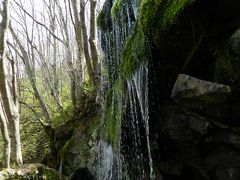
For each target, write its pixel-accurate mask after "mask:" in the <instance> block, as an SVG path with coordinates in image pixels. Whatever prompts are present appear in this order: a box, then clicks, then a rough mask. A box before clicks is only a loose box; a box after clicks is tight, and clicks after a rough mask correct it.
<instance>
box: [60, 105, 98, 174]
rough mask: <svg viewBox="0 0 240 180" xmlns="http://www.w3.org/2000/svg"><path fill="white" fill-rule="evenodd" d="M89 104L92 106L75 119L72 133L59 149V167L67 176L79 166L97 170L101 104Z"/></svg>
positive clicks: (93, 170)
mask: <svg viewBox="0 0 240 180" xmlns="http://www.w3.org/2000/svg"><path fill="white" fill-rule="evenodd" d="M90 104H91V103H90ZM89 106H91V107H89V108H90V109H88V110H89V111H86V112H85V113H82V114H81V115H80V116H79V119H78V120H77V121H75V123H74V130H73V133H72V135H71V136H70V137H69V139H68V140H66V141H65V142H64V145H62V146H59V149H58V151H59V158H58V159H59V160H58V161H59V167H60V168H61V169H62V172H63V174H65V175H67V176H69V175H70V174H72V173H73V172H74V171H75V169H77V168H85V167H87V168H88V169H89V170H90V171H91V173H93V172H95V169H94V168H96V164H95V163H96V159H97V156H98V147H97V145H98V144H97V139H98V134H99V128H100V125H101V124H100V114H99V106H98V105H96V104H91V105H89ZM87 112H88V113H87ZM66 125H67V124H66Z"/></svg>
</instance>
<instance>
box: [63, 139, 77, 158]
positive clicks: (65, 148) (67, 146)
mask: <svg viewBox="0 0 240 180" xmlns="http://www.w3.org/2000/svg"><path fill="white" fill-rule="evenodd" d="M73 143H74V141H73V138H71V139H69V140H68V141H67V142H66V143H65V145H64V146H63V148H62V150H61V152H60V155H61V157H62V158H63V159H64V156H65V155H67V154H68V153H69V150H70V148H71V147H72V146H73Z"/></svg>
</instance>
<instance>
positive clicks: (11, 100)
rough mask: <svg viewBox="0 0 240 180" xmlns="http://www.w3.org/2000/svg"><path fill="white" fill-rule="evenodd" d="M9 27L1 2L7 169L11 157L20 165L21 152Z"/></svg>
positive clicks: (0, 109) (0, 87) (0, 84)
mask: <svg viewBox="0 0 240 180" xmlns="http://www.w3.org/2000/svg"><path fill="white" fill-rule="evenodd" d="M8 26H9V0H4V1H3V2H2V22H1V24H0V28H1V31H0V104H1V105H0V118H1V122H2V124H1V130H2V134H3V139H4V166H5V167H9V165H10V157H11V155H12V157H13V158H11V159H12V160H13V162H14V163H17V164H18V165H21V164H22V163H23V161H22V152H21V142H20V130H19V112H18V98H17V84H16V68H15V62H14V60H12V59H11V62H9V61H8V59H7V55H6V36H7V30H8Z"/></svg>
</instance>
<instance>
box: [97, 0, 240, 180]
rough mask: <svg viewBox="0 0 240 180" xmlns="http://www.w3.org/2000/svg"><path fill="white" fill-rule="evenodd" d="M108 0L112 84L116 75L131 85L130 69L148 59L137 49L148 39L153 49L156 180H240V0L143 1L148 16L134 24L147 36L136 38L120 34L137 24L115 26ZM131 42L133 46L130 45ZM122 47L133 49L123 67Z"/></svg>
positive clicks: (105, 28)
mask: <svg viewBox="0 0 240 180" xmlns="http://www.w3.org/2000/svg"><path fill="white" fill-rule="evenodd" d="M106 2H108V3H106V6H105V8H104V16H102V17H103V18H100V20H104V21H103V22H104V23H102V24H101V26H100V28H101V29H102V38H101V39H102V42H101V44H102V47H103V50H104V51H105V55H106V62H107V64H108V67H109V69H108V72H110V74H109V77H110V78H109V79H110V81H109V82H110V84H113V83H112V82H113V81H115V80H116V77H117V78H119V79H120V80H121V81H122V80H125V79H124V78H122V77H121V76H118V74H119V72H120V74H121V71H122V70H124V71H129V69H130V72H131V73H132V74H134V72H135V71H136V68H133V67H132V66H136V64H138V63H136V62H141V60H143V59H144V58H143V56H138V53H137V55H136V53H135V51H132V49H134V50H135V49H136V50H137V51H136V52H142V51H141V50H142V48H141V46H140V44H142V43H141V42H142V39H143V38H146V39H147V41H146V42H145V43H143V44H148V45H149V46H148V48H145V49H147V51H146V53H145V54H147V57H149V58H147V59H146V58H145V59H144V60H143V61H142V62H147V63H148V65H147V66H148V86H149V90H148V95H149V135H150V145H151V151H152V156H153V165H154V173H155V176H156V179H158V178H159V177H160V176H161V174H162V175H163V179H164V180H178V179H180V180H188V179H189V180H193V179H194V180H223V179H230V180H231V179H233V180H235V179H240V177H239V167H240V166H239V163H238V156H239V152H240V149H239V147H238V138H239V137H238V133H239V132H240V131H239V129H238V128H239V127H240V121H239V117H240V95H239V94H240V83H239V82H240V71H239V69H240V51H239V49H240V48H239V44H240V43H239V42H240V38H239V36H240V35H239V34H240V33H239V30H238V29H239V25H240V17H239V16H240V13H239V8H238V7H239V3H240V1H238V0H229V1H225V0H211V1H209V0H195V1H188V0H178V1H175V0H155V1H153V0H143V1H141V2H140V6H139V8H137V9H134V12H135V11H138V13H137V14H140V15H141V14H142V15H143V16H141V17H139V16H138V17H135V19H136V20H137V21H136V22H135V23H133V24H134V29H136V31H135V30H134V31H133V32H142V34H140V35H139V34H137V35H138V36H135V37H132V38H129V36H131V34H129V32H128V33H127V32H125V31H118V30H119V29H120V30H123V29H124V28H125V29H126V27H131V24H127V23H129V22H131V20H127V21H126V22H125V23H123V22H122V21H117V23H116V22H115V23H110V22H112V21H111V17H110V16H111V15H110V12H114V11H111V6H112V1H106ZM115 2H117V0H115ZM126 2H127V3H126ZM129 2H132V1H125V0H123V1H119V3H116V4H117V5H118V6H116V8H117V9H120V10H121V11H120V12H121V14H120V15H121V16H122V15H123V14H126V15H128V13H127V12H125V11H124V9H128V8H126V7H128V6H126V4H128V3H129ZM138 2H139V1H138ZM130 5H131V6H134V3H132V4H130ZM141 10H142V12H141ZM118 15H119V14H117V15H116V17H118ZM127 17H129V16H127ZM119 19H120V18H119ZM123 19H124V18H123ZM126 19H127V18H126ZM99 22H100V21H99ZM126 24H127V26H126ZM130 29H131V28H130ZM122 32H124V33H122ZM123 34H124V35H123ZM125 34H126V35H125ZM133 34H134V33H133ZM135 34H136V33H135ZM116 35H117V36H116ZM127 39H130V40H132V41H130V43H126V41H127ZM119 42H120V43H119ZM136 42H137V43H136ZM126 44H127V45H128V46H125V45H126ZM137 45H139V46H137ZM124 47H125V48H124ZM122 49H130V50H131V51H126V52H128V53H127V55H126V57H130V58H128V60H129V61H127V62H126V66H122V69H121V68H120V67H119V64H121V62H122V61H123V60H124V59H122V58H121V55H120V54H121V52H122ZM109 50H110V51H109ZM132 52H133V53H132ZM132 57H137V58H136V59H137V61H134V59H133V58H132ZM127 67H128V68H129V69H127ZM125 68H126V69H125ZM132 71H133V72H132ZM131 73H130V74H131ZM179 74H182V75H180V76H178V75H179ZM183 74H188V75H189V76H187V75H183ZM128 77H129V78H130V77H131V76H128ZM194 77H195V78H194ZM176 80H177V82H176ZM175 82H176V84H175ZM174 84H175V86H174ZM223 84H225V85H223ZM120 89H121V90H122V91H124V93H126V94H128V93H129V92H125V91H127V90H126V89H125V90H124V87H121V88H120ZM126 106H127V108H129V106H130V105H129V104H127V105H126ZM129 109H130V108H129ZM127 115H128V114H126V115H125V116H124V117H127ZM126 120H128V119H127V118H125V121H126ZM128 122H129V123H132V121H131V119H130V120H128ZM124 123H125V122H124V121H123V124H124ZM124 125H126V123H125V124H124ZM124 125H123V127H124ZM123 129H124V128H123ZM143 129H144V128H143ZM124 130H125V131H122V133H121V134H122V136H123V138H125V137H127V138H126V142H127V143H125V144H124V146H126V147H129V144H130V147H131V142H132V141H131V140H132V139H131V137H132V135H131V132H132V131H131V129H130V130H128V129H127V130H126V128H125V129H124ZM142 132H144V131H142ZM141 135H142V136H144V133H141ZM142 141H143V142H142ZM141 142H142V143H143V144H144V143H146V140H145V142H144V138H143V139H142V140H141ZM122 147H123V146H122ZM122 149H123V148H122ZM126 154H127V153H126ZM144 154H146V153H144ZM127 155H129V154H127ZM129 159H131V158H129ZM126 161H129V162H130V163H131V161H130V160H128V159H127V158H126ZM230 162H233V163H230ZM132 164H133V163H132ZM134 167H135V166H134ZM132 170H133V169H132ZM132 172H133V171H132ZM133 174H134V172H133ZM137 175H138V174H137V173H136V176H135V177H137Z"/></svg>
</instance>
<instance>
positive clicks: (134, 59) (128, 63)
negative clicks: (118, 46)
mask: <svg viewBox="0 0 240 180" xmlns="http://www.w3.org/2000/svg"><path fill="white" fill-rule="evenodd" d="M146 60H147V57H146V46H145V37H144V35H143V32H142V31H141V30H138V31H137V30H136V31H133V32H132V34H131V36H130V37H129V39H128V40H127V42H126V44H125V46H124V48H123V51H122V54H121V64H120V72H121V76H122V78H123V79H130V78H131V77H132V75H133V74H134V72H135V71H136V69H137V67H138V65H139V63H140V62H144V61H146Z"/></svg>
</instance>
